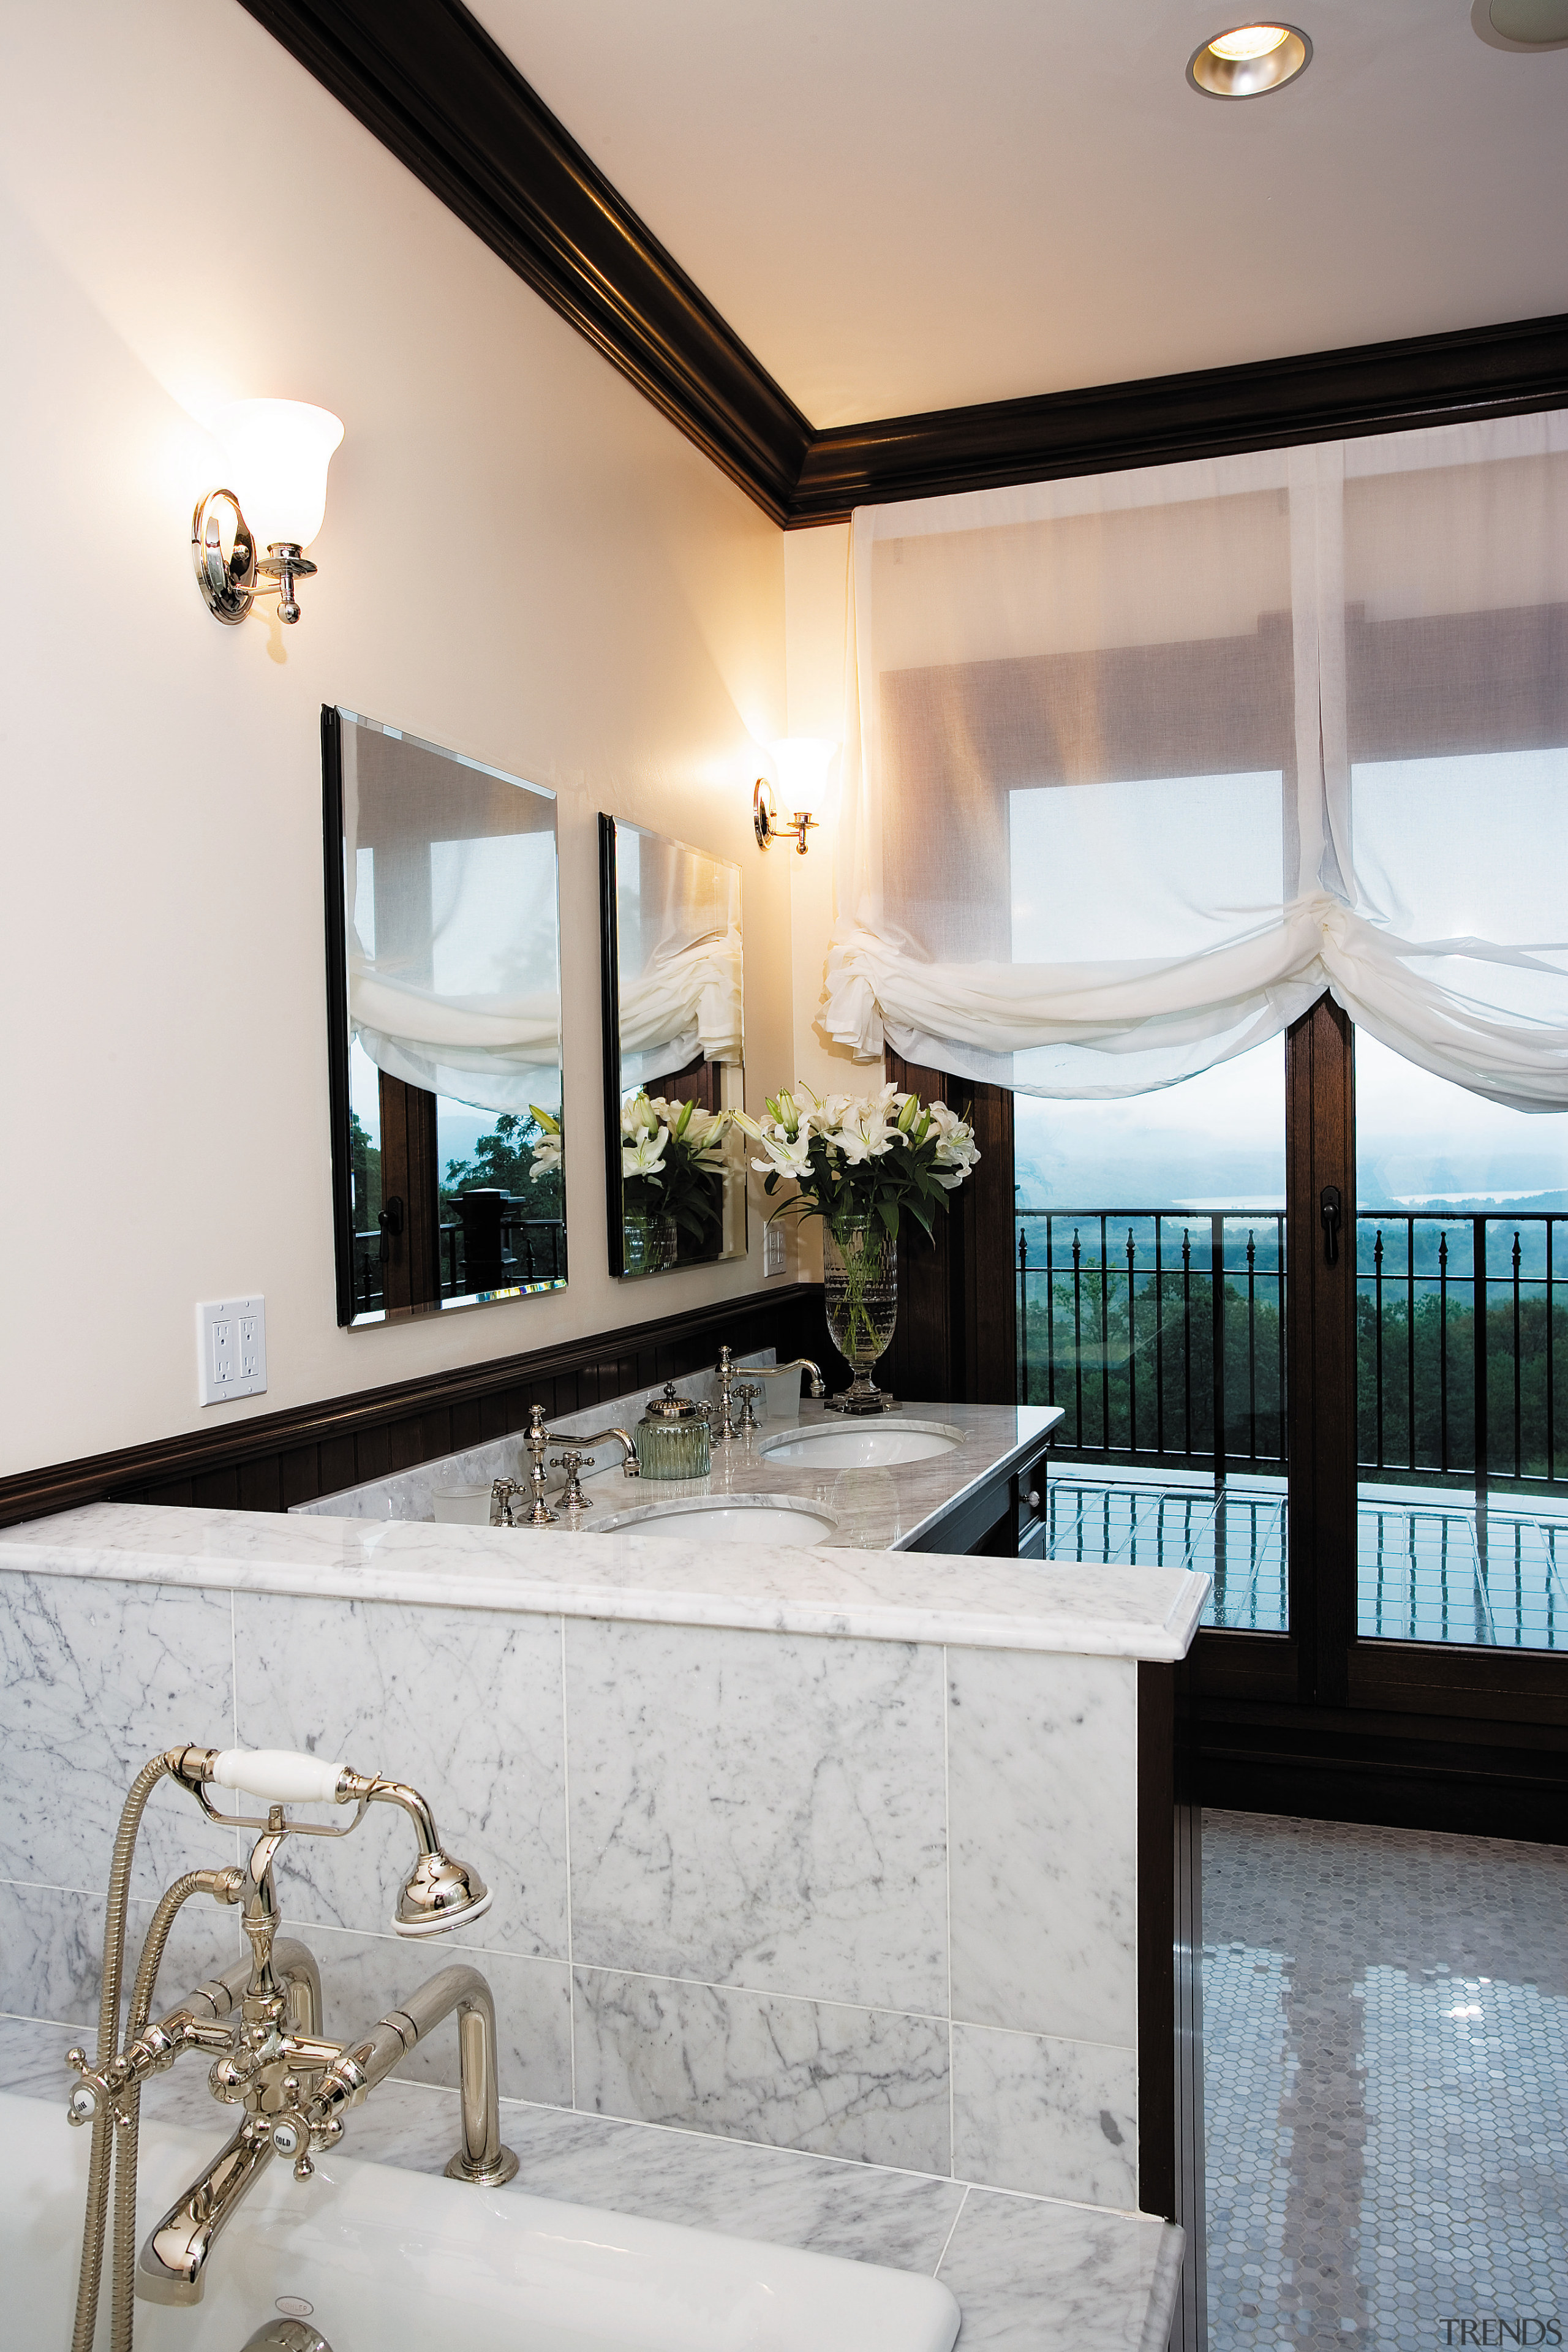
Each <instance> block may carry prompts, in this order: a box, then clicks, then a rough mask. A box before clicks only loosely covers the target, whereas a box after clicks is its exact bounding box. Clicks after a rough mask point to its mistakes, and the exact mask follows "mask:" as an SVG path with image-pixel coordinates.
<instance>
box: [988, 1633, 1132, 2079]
mask: <svg viewBox="0 0 1568 2352" xmlns="http://www.w3.org/2000/svg"><path fill="white" fill-rule="evenodd" d="M1137 1674H1138V1669H1137V1667H1136V1665H1134V1664H1132V1663H1131V1661H1129V1660H1123V1659H1120V1658H1060V1657H1037V1656H1030V1655H1028V1654H1026V1653H1024V1652H1008V1651H1001V1650H989V1651H979V1650H960V1649H953V1650H950V1651H949V1652H948V1690H949V1711H948V1726H947V1737H948V1791H949V1807H950V1811H949V1836H950V1838H951V1841H952V2014H953V2016H954V2017H956V2018H963V2020H965V2021H967V2022H970V2023H973V2024H976V2025H999V2026H1007V2027H1011V2028H1013V2029H1014V2030H1015V2031H1016V2032H1026V2033H1049V2034H1055V2035H1058V2036H1061V2037H1065V2038H1067V2039H1068V2040H1071V2041H1082V2042H1120V2043H1121V2044H1123V2045H1124V2046H1126V2047H1131V2046H1132V2045H1133V2044H1134V2043H1135V2042H1136V2041H1137V2037H1138V1915H1137V1869H1138V1850H1137V1791H1138V1685H1137Z"/></svg>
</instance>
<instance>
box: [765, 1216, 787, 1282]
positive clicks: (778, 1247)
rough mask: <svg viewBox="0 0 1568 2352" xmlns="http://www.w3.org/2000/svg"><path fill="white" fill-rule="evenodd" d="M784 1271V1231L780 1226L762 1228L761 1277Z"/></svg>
mask: <svg viewBox="0 0 1568 2352" xmlns="http://www.w3.org/2000/svg"><path fill="white" fill-rule="evenodd" d="M783 1272H784V1227H783V1226H782V1225H764V1226H763V1279H764V1281H765V1280H766V1278H767V1276H769V1275H771V1274H782V1273H783Z"/></svg>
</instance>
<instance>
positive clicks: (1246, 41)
mask: <svg viewBox="0 0 1568 2352" xmlns="http://www.w3.org/2000/svg"><path fill="white" fill-rule="evenodd" d="M1289 37H1290V35H1289V30H1288V29H1287V27H1286V26H1283V25H1238V26H1237V28H1236V31H1235V32H1234V33H1216V34H1215V37H1214V38H1213V40H1212V41H1211V42H1210V43H1209V44H1208V46H1209V47H1210V48H1211V49H1212V50H1213V51H1214V54H1215V57H1216V58H1225V59H1226V61H1227V63H1229V64H1232V65H1241V64H1243V63H1245V62H1246V61H1247V59H1248V58H1266V57H1267V56H1268V53H1269V51H1270V50H1271V49H1277V48H1278V47H1279V45H1280V43H1281V42H1282V41H1288V40H1289Z"/></svg>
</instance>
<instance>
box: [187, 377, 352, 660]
mask: <svg viewBox="0 0 1568 2352" xmlns="http://www.w3.org/2000/svg"><path fill="white" fill-rule="evenodd" d="M214 429H215V431H216V435H217V437H218V439H219V440H220V441H221V442H222V443H223V445H224V448H225V449H226V452H227V455H228V461H229V467H230V469H231V470H230V478H231V480H233V481H234V482H235V483H237V485H238V487H237V488H236V489H232V490H231V489H218V490H208V491H207V493H206V495H205V497H204V498H202V499H198V501H197V503H196V511H195V517H194V519H193V520H192V523H191V554H192V557H193V559H194V561H195V567H196V584H197V586H198V587H199V588H200V590H201V592H202V596H203V599H204V601H205V604H206V608H207V610H208V612H209V613H210V614H212V615H213V618H214V619H215V620H218V621H222V622H224V623H225V624H226V625H228V626H230V627H232V626H233V625H234V624H235V623H236V622H237V621H243V620H244V618H245V616H246V614H247V613H248V612H249V610H250V608H251V606H252V604H254V603H255V602H256V599H257V598H258V596H274V595H275V596H276V597H277V598H278V600H279V603H278V617H279V620H280V621H284V622H294V621H297V620H298V619H299V617H300V607H299V604H298V603H297V602H296V601H295V595H294V586H295V583H296V582H297V581H300V580H305V579H309V577H310V574H311V572H314V571H315V569H316V567H315V565H314V564H313V563H312V562H310V558H309V557H308V556H307V555H306V553H305V550H306V548H308V547H309V546H310V541H312V540H313V539H314V538H315V536H316V533H317V532H318V531H319V530H321V521H322V518H323V516H324V515H325V513H326V510H327V467H328V465H329V464H330V462H331V455H332V452H333V450H334V449H335V448H336V447H337V446H338V444H339V442H340V441H341V440H342V437H343V428H342V422H341V420H340V419H339V418H338V417H336V416H334V415H332V413H331V410H330V409H327V408H312V407H311V406H310V403H309V402H308V401H303V400H237V401H236V402H235V403H234V404H233V406H232V407H229V408H226V409H224V410H222V411H221V412H220V414H219V415H217V417H216V418H215V420H214ZM225 510H226V513H227V517H228V521H229V527H230V530H231V531H232V534H233V535H232V538H231V541H230V552H229V553H228V554H227V555H226V554H225V553H224V551H223V535H224V517H225ZM258 547H264V548H265V549H266V550H267V552H266V554H265V555H260V556H258V553H257V549H258Z"/></svg>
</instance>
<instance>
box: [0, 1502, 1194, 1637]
mask: <svg viewBox="0 0 1568 2352" xmlns="http://www.w3.org/2000/svg"><path fill="white" fill-rule="evenodd" d="M928 1466H929V1465H926V1464H924V1463H915V1464H911V1465H907V1468H908V1469H909V1470H912V1471H920V1470H922V1469H925V1468H926V1467H928ZM841 1475H858V1476H867V1475H869V1476H874V1477H877V1478H882V1477H892V1478H895V1479H896V1478H898V1477H900V1475H903V1474H901V1473H900V1471H890V1472H887V1471H877V1472H871V1473H864V1472H861V1473H854V1474H841ZM651 1483H652V1482H650V1484H651ZM631 1491H633V1492H635V1491H636V1489H635V1488H633V1489H631ZM765 1516H766V1515H765V1514H764V1513H761V1512H759V1513H758V1514H757V1517H759V1518H762V1517H765ZM6 1569H9V1570H14V1571H23V1572H26V1573H28V1574H31V1575H36V1576H72V1577H100V1578H107V1579H109V1580H113V1581H119V1582H125V1583H136V1584H160V1585H184V1586H197V1587H203V1588H205V1589H207V1590H209V1591H212V1590H216V1591H250V1592H277V1593H291V1594H305V1595H310V1596H321V1597H332V1598H338V1599H348V1600H363V1601H408V1602H414V1603H425V1604H435V1605H439V1606H443V1607H447V1608H468V1609H486V1610H496V1611H504V1612H520V1613H526V1614H530V1615H533V1614H549V1615H563V1616H569V1617H595V1618H610V1619H625V1620H632V1621H636V1622H640V1623H644V1624H675V1625H717V1626H727V1627H732V1628H737V1629H744V1630H761V1631H763V1632H772V1633H815V1634H829V1635H847V1636H852V1637H856V1638H858V1639H861V1640H868V1641H885V1642H923V1643H953V1644H956V1645H960V1646H963V1647H968V1648H972V1649H1002V1650H1032V1651H1046V1652H1065V1653H1069V1654H1077V1655H1080V1656H1081V1655H1090V1656H1101V1657H1103V1656H1110V1657H1122V1658H1146V1659H1163V1660H1172V1659H1176V1658H1182V1657H1184V1656H1185V1655H1186V1653H1187V1650H1188V1647H1189V1645H1190V1644H1191V1642H1192V1639H1193V1636H1194V1633H1195V1632H1196V1630H1197V1623H1198V1614H1199V1612H1200V1611H1201V1609H1202V1607H1203V1604H1204V1600H1205V1595H1206V1593H1207V1591H1208V1579H1207V1578H1206V1577H1205V1576H1202V1575H1198V1574H1195V1573H1194V1572H1193V1571H1191V1570H1185V1569H1167V1568H1143V1567H1137V1568H1134V1567H1130V1566H1126V1565H1118V1564H1100V1563H1096V1562H1084V1563H1079V1562H1076V1561H1062V1562H1059V1563H1058V1562H1056V1561H1052V1560H1043V1561H1036V1560H1020V1559H987V1558H981V1557H971V1556H966V1555H963V1554H951V1553H943V1552H927V1551H921V1552H909V1551H880V1550H862V1549H858V1548H856V1547H853V1546H848V1547H841V1548H838V1549H834V1548H831V1547H828V1546H826V1545H815V1544H814V1545H812V1546H810V1547H809V1548H803V1549H789V1548H787V1547H785V1546H783V1545H778V1544H773V1545H770V1544H767V1543H765V1542H761V1541H758V1542H752V1541H746V1542H740V1541H737V1540H736V1539H735V1538H733V1537H726V1538H721V1539H720V1540H719V1541H717V1542H714V1543H710V1544H702V1545H699V1544H697V1543H696V1542H694V1541H693V1540H692V1539H691V1538H689V1537H679V1538H673V1537H659V1536H657V1535H653V1534H649V1533H647V1532H646V1531H645V1529H644V1528H624V1529H622V1530H620V1531H619V1532H616V1533H609V1534H598V1535H595V1534H590V1533H588V1532H586V1531H584V1532H583V1533H581V1534H578V1535H575V1536H574V1538H572V1539H571V1540H570V1541H555V1542H543V1541H542V1540H541V1539H540V1537H539V1536H538V1534H536V1533H534V1532H532V1531H531V1530H530V1529H528V1528H489V1527H482V1528H481V1527H437V1526H434V1525H430V1524H426V1523H418V1522H416V1523H409V1522H406V1521H399V1520H372V1519H362V1518H356V1519H334V1518H326V1517H319V1516H311V1517H304V1516H298V1517H297V1516H293V1515H288V1516H285V1515H281V1514H278V1513H273V1512H266V1511H220V1510H204V1509H184V1508H175V1507H171V1506H168V1505H161V1504H139V1503H89V1504H88V1505H87V1506H86V1507H84V1508H82V1509H80V1510H76V1511H63V1512H61V1513H59V1514H58V1516H56V1517H50V1518H47V1519H31V1520H27V1521H25V1522H24V1523H23V1524H22V1525H21V1526H19V1527H12V1528H5V1529H0V1570H6Z"/></svg>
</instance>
